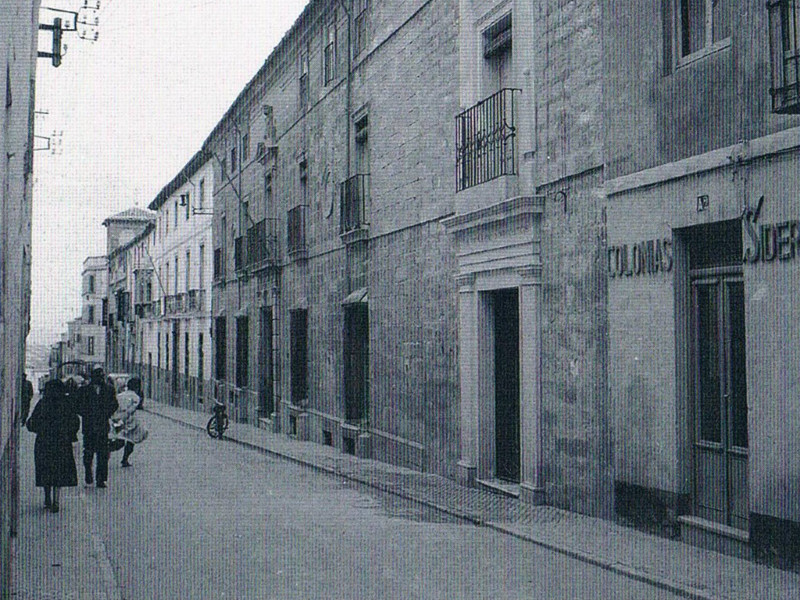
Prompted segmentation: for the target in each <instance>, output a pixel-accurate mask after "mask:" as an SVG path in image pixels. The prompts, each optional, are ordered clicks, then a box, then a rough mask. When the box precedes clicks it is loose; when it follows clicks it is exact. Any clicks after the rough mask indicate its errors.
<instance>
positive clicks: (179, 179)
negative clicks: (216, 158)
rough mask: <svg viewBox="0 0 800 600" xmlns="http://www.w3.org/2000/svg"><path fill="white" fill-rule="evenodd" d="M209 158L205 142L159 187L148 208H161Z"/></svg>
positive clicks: (154, 209) (155, 209)
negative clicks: (166, 182)
mask: <svg viewBox="0 0 800 600" xmlns="http://www.w3.org/2000/svg"><path fill="white" fill-rule="evenodd" d="M210 159H211V154H210V153H209V152H208V150H207V149H206V148H205V144H204V145H203V147H202V148H200V150H198V151H197V152H195V154H194V156H192V158H190V159H189V162H187V163H186V164H185V165H184V167H183V168H182V169H181V170H180V171H179V172H178V174H177V175H175V177H173V178H172V180H171V181H170V182H169V183H168V184H167V185H165V186H164V187H163V188H161V191H160V192H159V193H158V195H157V196H156V197H155V198H154V199H153V201H152V202H151V203H150V204H149V205H148V206H147V208H149V209H150V210H153V211H157V210H158V209H159V208H161V207H162V206H163V205H164V203H165V202H166V201H167V199H168V198H169V197H170V196H172V194H174V193H175V191H176V190H178V189H179V188H180V187H181V186H182V185H184V184H185V183H186V182H188V181H189V178H190V177H192V176H193V175H194V174H195V173H197V172H198V171H199V170H200V168H201V167H202V166H203V165H204V164H206V162H208V161H209V160H210Z"/></svg>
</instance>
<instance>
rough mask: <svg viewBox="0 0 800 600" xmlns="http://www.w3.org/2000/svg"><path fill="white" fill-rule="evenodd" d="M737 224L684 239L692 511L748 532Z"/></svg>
mask: <svg viewBox="0 0 800 600" xmlns="http://www.w3.org/2000/svg"><path fill="white" fill-rule="evenodd" d="M741 239H742V238H741V224H740V221H738V220H735V221H726V222H722V223H715V224H713V225H707V226H700V227H693V228H691V229H690V230H688V231H687V233H686V240H687V242H688V243H687V247H688V250H689V269H690V270H689V273H690V280H691V286H690V289H691V325H692V328H691V332H692V340H691V356H692V379H691V389H692V396H693V402H692V408H693V423H692V425H693V427H692V431H693V432H694V474H695V476H694V480H695V485H694V508H695V514H697V516H699V517H702V518H705V519H709V520H713V521H717V522H720V523H724V524H725V525H729V526H732V527H737V528H740V529H747V528H748V526H749V524H748V520H749V503H748V486H747V466H748V465H747V463H748V433H747V373H746V360H745V317H744V283H743V278H742V267H741V256H742V244H741Z"/></svg>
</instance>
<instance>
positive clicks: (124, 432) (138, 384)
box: [111, 377, 148, 467]
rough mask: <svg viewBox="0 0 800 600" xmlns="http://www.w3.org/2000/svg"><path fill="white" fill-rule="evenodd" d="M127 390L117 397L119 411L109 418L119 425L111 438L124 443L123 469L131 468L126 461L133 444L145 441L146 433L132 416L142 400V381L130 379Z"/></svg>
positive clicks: (136, 378)
mask: <svg viewBox="0 0 800 600" xmlns="http://www.w3.org/2000/svg"><path fill="white" fill-rule="evenodd" d="M127 388H128V389H127V390H125V391H124V392H122V393H120V395H119V396H117V401H118V402H119V409H117V412H115V413H114V414H113V415H112V416H111V422H112V424H114V423H119V429H117V427H116V426H115V427H114V433H113V434H112V437H114V438H116V440H120V441H124V442H125V449H124V450H123V452H122V466H123V467H130V466H131V463H130V462H129V460H128V459H129V458H130V456H131V453H132V452H133V448H134V444H138V443H140V442H143V441H144V440H146V439H147V433H148V432H147V430H146V429H145V428H144V426H143V425H142V424H141V423H140V422H139V420H138V419H137V418H136V415H135V414H134V413H135V412H136V410H137V409H138V408H139V403H140V402H141V399H142V380H141V379H139V378H138V377H131V378H130V379H129V380H128V384H127ZM113 441H114V440H112V443H113Z"/></svg>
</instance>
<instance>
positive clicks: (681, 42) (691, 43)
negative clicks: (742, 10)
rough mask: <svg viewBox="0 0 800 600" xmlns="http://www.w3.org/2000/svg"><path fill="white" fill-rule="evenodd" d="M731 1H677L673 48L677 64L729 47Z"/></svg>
mask: <svg viewBox="0 0 800 600" xmlns="http://www.w3.org/2000/svg"><path fill="white" fill-rule="evenodd" d="M731 7H732V3H731V2H730V0H676V1H675V24H676V32H675V46H676V50H677V59H678V64H681V63H682V62H684V61H685V59H687V58H688V57H692V59H694V58H696V57H699V56H703V55H705V54H707V53H708V52H712V51H714V50H717V49H719V48H721V47H725V46H728V45H729V42H730V39H729V38H730V35H731V13H732V8H731Z"/></svg>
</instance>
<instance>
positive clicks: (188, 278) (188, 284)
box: [186, 250, 192, 292]
mask: <svg viewBox="0 0 800 600" xmlns="http://www.w3.org/2000/svg"><path fill="white" fill-rule="evenodd" d="M191 285H192V254H191V252H189V250H187V251H186V291H187V292H188V291H189V290H190V289H191Z"/></svg>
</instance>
